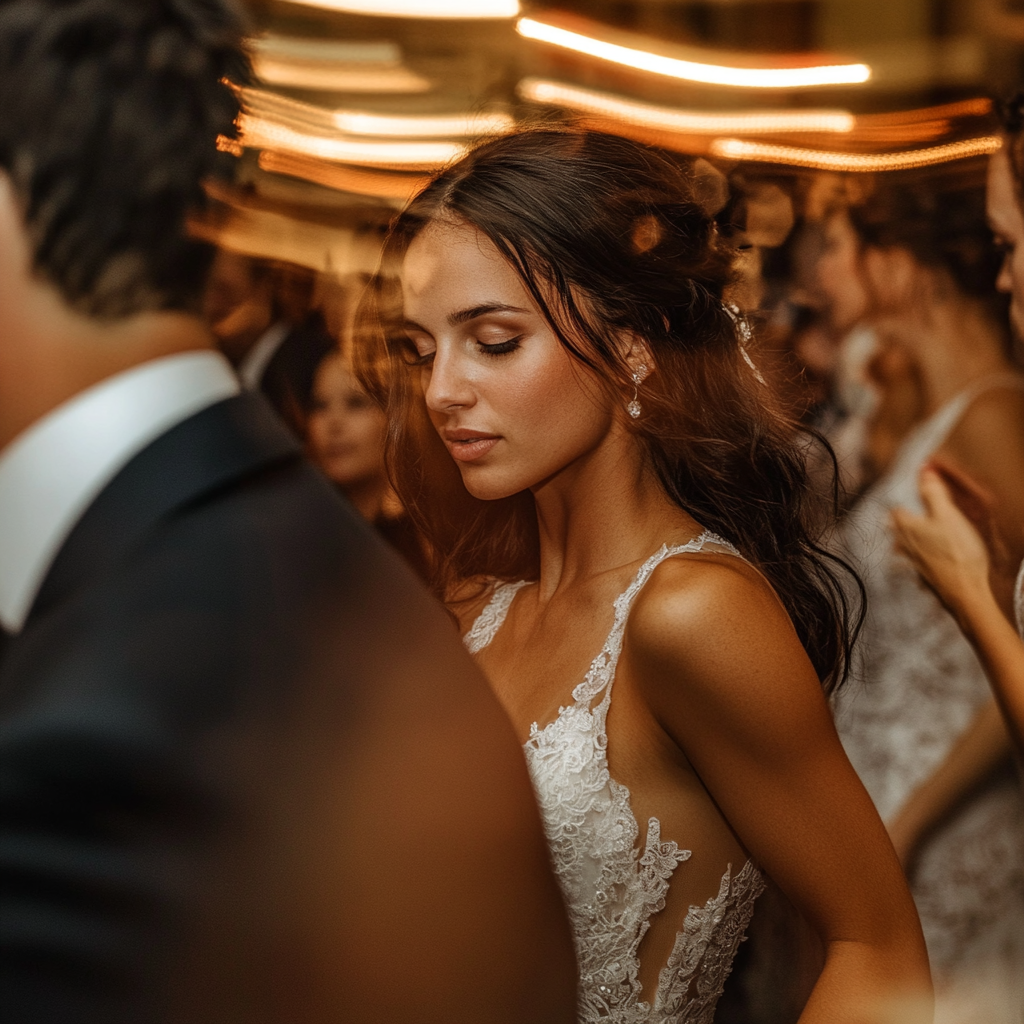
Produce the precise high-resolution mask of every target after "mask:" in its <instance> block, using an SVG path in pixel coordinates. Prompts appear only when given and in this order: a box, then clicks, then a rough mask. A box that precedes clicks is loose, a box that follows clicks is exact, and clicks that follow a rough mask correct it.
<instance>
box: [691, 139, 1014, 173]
mask: <svg viewBox="0 0 1024 1024" xmlns="http://www.w3.org/2000/svg"><path fill="white" fill-rule="evenodd" d="M1001 146H1002V140H1001V139H1000V138H999V136H998V135H985V136H982V137H980V138H977V139H965V140H964V141H962V142H948V143H946V144H945V145H942V146H929V147H928V148H926V149H913V150H906V151H904V152H902V153H831V152H829V151H827V150H818V149H802V148H800V147H798V146H772V145H767V144H765V143H761V142H747V141H744V140H743V139H715V141H714V142H712V143H711V147H710V151H711V154H712V156H717V157H722V158H724V159H727V160H751V161H754V162H755V163H770V164H786V165H787V166H790V167H812V168H814V169H815V170H821V171H901V170H908V169H910V168H913V167H929V166H931V165H933V164H944V163H948V162H949V161H951V160H963V159H966V158H967V157H972V156H986V155H988V154H990V153H995V152H996V150H998V149H999V148H1000V147H1001Z"/></svg>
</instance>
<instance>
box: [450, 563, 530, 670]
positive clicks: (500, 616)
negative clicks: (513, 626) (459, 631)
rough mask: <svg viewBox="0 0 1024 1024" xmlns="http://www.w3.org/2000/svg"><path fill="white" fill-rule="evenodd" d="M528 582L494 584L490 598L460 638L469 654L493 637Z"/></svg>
mask: <svg viewBox="0 0 1024 1024" xmlns="http://www.w3.org/2000/svg"><path fill="white" fill-rule="evenodd" d="M528 582H529V580H519V582H518V583H496V584H495V586H494V591H493V593H492V594H491V597H490V600H489V601H488V602H487V604H486V605H484V608H483V611H482V612H480V614H479V615H478V616H477V617H476V620H475V621H474V623H473V625H472V626H470V627H469V632H468V633H466V635H465V636H464V637H463V638H462V642H463V643H464V644H465V645H466V650H467V651H469V653H470V654H476V653H478V652H479V651H482V650H483V649H484V648H485V647H486V646H487V645H488V644H489V643H490V642H491V641H492V640H493V639H494V637H495V634H496V633H497V632H498V630H499V629H501V627H502V624H503V623H504V621H505V618H506V616H507V615H508V610H509V608H511V607H512V601H513V599H514V598H515V596H516V594H518V593H519V591H520V590H522V588H523V587H525V586H526V584H527V583H528Z"/></svg>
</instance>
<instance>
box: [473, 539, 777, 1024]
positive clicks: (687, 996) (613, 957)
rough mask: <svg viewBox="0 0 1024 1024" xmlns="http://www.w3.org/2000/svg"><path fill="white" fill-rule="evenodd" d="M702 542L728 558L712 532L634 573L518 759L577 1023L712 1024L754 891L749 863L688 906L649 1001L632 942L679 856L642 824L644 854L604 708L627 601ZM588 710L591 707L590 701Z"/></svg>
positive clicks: (487, 629) (500, 617)
mask: <svg viewBox="0 0 1024 1024" xmlns="http://www.w3.org/2000/svg"><path fill="white" fill-rule="evenodd" d="M708 543H713V544H716V545H719V546H720V547H722V548H725V549H727V550H729V551H731V552H732V553H733V554H737V555H738V552H736V550H735V548H733V547H732V545H730V544H728V543H727V542H725V541H723V540H721V539H720V538H718V537H716V536H714V535H713V534H710V533H704V534H703V535H701V536H700V537H699V538H697V539H696V540H694V541H691V542H690V543H688V544H683V545H680V546H676V547H669V546H667V545H666V546H664V547H662V549H661V550H660V551H658V552H657V554H655V555H653V556H652V557H651V558H649V559H648V560H647V561H646V562H645V563H644V564H643V565H642V566H641V567H640V570H639V572H638V573H637V575H636V577H635V578H634V580H633V582H632V583H631V584H630V586H629V588H628V589H627V590H626V591H625V593H623V594H622V595H620V596H619V598H618V599H617V600H616V601H615V604H614V609H615V617H614V621H613V625H612V629H611V633H609V635H608V639H607V641H606V642H605V645H604V647H603V648H602V649H601V652H600V654H598V655H597V657H596V658H595V659H594V660H593V662H592V663H591V666H590V669H589V671H588V672H587V674H586V676H585V677H584V679H583V681H582V682H581V683H580V684H579V685H578V686H577V687H576V688H575V689H574V690H573V693H572V698H573V699H572V703H571V704H569V705H568V706H567V707H563V708H560V709H559V712H558V717H557V718H555V720H554V721H553V722H551V723H550V724H549V725H547V726H545V727H544V728H543V729H542V728H539V727H538V725H537V724H536V723H534V725H533V726H532V727H531V730H530V738H529V740H528V741H527V743H526V748H525V749H526V758H527V763H528V765H529V769H530V775H531V777H532V779H533V784H534V788H535V789H536V792H537V797H538V801H539V804H540V809H541V814H542V816H543V819H544V827H545V832H546V834H547V839H548V843H549V844H550V847H551V855H552V860H553V863H554V868H555V872H556V874H557V876H558V880H559V883H560V885H561V887H562V892H563V894H564V895H565V900H566V904H567V906H568V909H569V917H570V920H571V922H572V927H573V934H574V938H575V942H576V955H577V959H578V962H579V968H580V988H579V1000H580V1006H579V1010H580V1021H581V1024H596V1022H601V1024H710V1022H711V1020H712V1018H713V1017H714V1012H715V1005H716V1004H717V1002H718V998H719V996H720V995H721V993H722V987H723V985H724V984H725V979H726V977H727V976H728V974H729V971H730V970H731V968H732V961H733V958H734V957H735V955H736V949H737V947H738V946H739V944H740V942H741V941H742V939H743V935H744V933H745V931H746V928H747V925H748V924H749V922H750V917H751V915H752V913H753V910H754V901H755V899H756V898H757V897H758V895H759V894H760V893H761V891H762V890H763V888H764V883H763V881H762V878H761V874H760V872H759V871H758V869H757V868H756V867H755V866H754V865H753V864H752V863H751V862H749V861H748V862H747V863H746V864H745V865H744V866H743V868H742V870H740V871H739V872H738V873H737V874H736V875H735V876H733V875H732V871H731V866H730V868H728V869H727V870H726V873H725V875H724V877H723V878H722V881H721V886H720V888H719V892H718V895H717V896H715V897H713V898H712V899H710V900H708V902H707V903H706V904H705V905H704V906H702V907H697V906H693V907H690V910H689V913H688V914H687V915H686V920H685V921H684V923H683V928H682V930H681V931H680V932H679V933H678V934H677V936H676V940H675V944H674V946H673V949H672V952H671V955H670V956H669V959H668V963H667V964H666V966H665V967H664V969H663V970H662V971H661V975H660V977H659V981H658V988H657V991H656V992H655V993H654V999H653V1000H652V1001H646V1000H644V999H642V995H643V993H642V992H641V985H640V982H639V980H638V977H637V975H638V971H639V969H640V963H639V960H638V956H637V954H638V950H639V947H640V942H641V940H642V939H643V937H644V935H645V934H646V933H647V930H648V928H649V927H650V919H651V917H652V916H653V915H654V914H655V913H657V912H658V911H659V910H661V909H663V908H664V906H665V896H666V894H667V893H668V889H669V885H670V882H671V879H672V875H673V873H674V872H675V870H676V868H677V867H678V866H679V865H680V864H682V863H683V862H684V861H686V860H688V859H689V857H690V852H691V851H689V850H683V849H680V848H679V846H678V845H677V843H676V842H674V841H672V840H667V839H663V838H662V835H661V823H660V821H659V820H658V819H657V818H651V819H650V820H649V821H648V823H647V837H646V841H645V842H644V845H643V849H642V850H641V849H639V848H638V845H637V841H638V839H639V836H640V828H639V826H638V824H637V821H636V818H635V817H634V815H633V810H632V806H631V803H630V794H629V790H628V789H627V788H626V787H625V786H623V785H621V784H620V783H618V782H616V781H615V780H614V779H613V778H612V777H611V775H610V773H609V770H608V756H607V748H608V732H607V724H606V723H607V719H608V709H609V707H610V706H611V699H612V686H613V684H614V682H615V670H616V666H617V665H618V660H619V654H620V653H621V650H622V640H623V635H624V633H625V629H626V620H627V618H628V617H629V611H630V608H631V607H632V604H633V601H634V600H635V598H636V596H637V594H638V593H639V592H640V590H641V589H642V588H643V586H644V584H645V583H646V582H647V580H648V579H650V576H651V574H652V573H653V572H654V570H655V569H656V568H657V567H658V566H659V565H660V564H661V563H662V562H663V561H664V560H665V559H666V558H670V557H672V556H673V555H678V554H683V553H684V552H696V551H700V550H702V549H703V548H704V546H705V545H706V544H708ZM524 586H526V583H525V582H519V583H507V584H500V585H498V586H497V587H496V588H495V590H494V593H493V595H492V597H491V600H490V602H489V603H488V605H487V607H486V608H485V609H484V610H483V612H482V613H481V614H480V616H479V617H478V618H477V620H476V622H475V623H474V624H473V627H472V628H471V629H470V631H469V632H468V633H467V634H466V637H465V643H466V646H467V648H468V649H469V651H470V652H471V653H473V654H475V653H477V652H478V651H481V650H483V648H484V647H486V646H487V645H488V644H489V643H490V642H491V640H492V639H493V638H494V636H495V634H496V633H497V631H498V629H499V628H500V627H501V625H502V623H503V622H504V621H505V617H506V616H507V614H508V611H509V608H510V607H511V605H512V601H513V599H514V597H515V595H516V593H518V591H519V590H520V589H521V588H522V587H524ZM595 702H596V703H595Z"/></svg>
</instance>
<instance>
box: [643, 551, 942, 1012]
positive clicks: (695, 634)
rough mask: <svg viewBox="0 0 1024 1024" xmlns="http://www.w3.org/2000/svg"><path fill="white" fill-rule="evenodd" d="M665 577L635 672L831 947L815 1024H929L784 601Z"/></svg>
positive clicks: (915, 963) (721, 570)
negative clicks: (829, 1023)
mask: <svg viewBox="0 0 1024 1024" xmlns="http://www.w3.org/2000/svg"><path fill="white" fill-rule="evenodd" d="M702 563H703V564H702ZM665 568H666V569H668V570H669V571H668V572H666V573H664V574H663V575H662V576H661V577H660V578H659V579H655V580H652V583H651V585H649V587H648V590H647V591H645V592H644V594H642V595H641V598H640V600H639V601H638V603H637V606H636V608H635V609H634V612H633V616H632V618H631V624H630V632H629V634H628V636H627V642H628V643H629V644H630V645H631V647H630V659H631V661H632V662H633V668H634V671H636V673H637V678H638V679H639V680H641V686H642V687H643V688H644V691H645V697H646V699H647V701H648V703H649V705H650V707H651V709H652V711H653V712H654V714H655V715H656V717H657V718H658V720H659V722H661V724H662V726H663V727H664V729H665V730H666V732H667V733H668V734H669V735H670V736H671V737H672V738H673V739H674V740H675V742H676V743H677V744H678V745H679V747H680V748H681V749H682V751H683V752H684V753H685V755H686V757H687V758H688V759H689V761H690V763H691V764H692V765H693V766H694V768H695V770H696V771H697V772H698V774H699V775H700V778H701V779H702V781H703V782H704V785H705V786H706V787H707V789H708V790H709V792H710V793H711V795H712V797H713V798H714V800H715V802H716V803H717V805H718V806H719V808H720V809H721V811H722V813H723V814H724V816H725V818H726V820H727V821H728V822H729V824H730V826H731V827H732V828H733V830H734V831H735V833H736V834H737V836H738V837H739V839H740V841H741V842H742V843H743V844H744V846H745V847H746V848H747V850H748V851H749V852H750V855H751V856H752V857H753V858H754V860H755V861H756V862H757V863H758V864H760V865H761V867H763V868H764V869H765V870H766V871H767V873H768V874H769V875H771V877H772V878H773V879H774V880H775V882H776V883H777V884H778V885H779V887H780V888H781V889H782V890H783V891H784V892H785V893H786V895H787V896H788V897H789V899H790V900H791V901H792V902H793V904H794V905H795V906H796V907H797V908H798V909H799V910H800V911H801V912H802V913H803V915H804V916H805V917H806V918H807V920H808V921H809V922H810V923H811V925H812V926H813V927H814V928H815V930H816V931H817V932H818V934H819V936H820V937H821V939H822V941H823V944H824V946H825V949H826V958H825V966H824V969H823V970H822V973H821V975H820V977H819V979H818V982H817V984H816V985H815V988H814V990H813V993H812V995H811V997H810V1000H809V1002H808V1003H807V1006H806V1009H805V1011H804V1014H803V1015H802V1016H801V1018H800V1019H801V1022H802V1024H812V1022H813V1024H821V1022H825V1021H835V1022H840V1021H842V1022H843V1024H854V1022H863V1024H868V1022H872V1024H875V1022H881V1021H888V1020H891V1019H900V1020H905V1021H928V1020H930V1019H931V1017H930V1013H931V1009H930V1007H931V983H930V977H929V969H928V960H927V954H926V951H925V947H924V940H923V937H922V934H921V928H920V923H919V921H918V918H917V913H916V910H915V908H914V905H913V902H912V900H911V897H910V893H909V890H908V888H907V884H906V880H905V879H904V877H903V873H902V871H901V869H900V865H899V862H898V860H897V858H896V855H895V852H894V851H893V848H892V844H891V843H890V841H889V838H888V836H887V834H886V832H885V828H884V826H883V825H882V822H881V820H880V819H879V817H878V814H877V812H876V811H875V809H874V806H873V804H872V803H871V799H870V797H869V796H868V795H867V792H866V791H865V790H864V787H863V786H862V785H861V783H860V781H859V779H858V778H857V776H856V774H855V773H854V771H853V768H852V767H851V766H850V763H849V761H848V760H847V758H846V755H845V753H844V751H843V749H842V746H841V745H840V742H839V738H838V736H837V734H836V731H835V728H834V726H833V724H832V719H831V715H830V714H829V710H828V707H827V704H826V701H825V699H824V696H823V694H822V691H821V687H820V685H819V683H818V680H817V678H816V677H815V673H814V670H813V668H812V667H811V664H810V661H809V659H808V658H807V655H806V653H805V652H804V650H803V648H802V647H801V645H800V643H799V640H798V639H797V637H796V635H795V633H794V630H793V628H792V625H791V623H790V621H789V619H788V617H787V616H786V614H785V611H784V610H783V609H782V607H781V606H780V604H779V602H778V599H777V598H776V597H775V595H774V593H772V591H771V589H770V588H769V587H768V585H767V584H766V583H765V582H764V581H763V580H762V579H761V578H760V577H759V576H758V575H757V574H756V573H755V572H754V571H753V570H752V569H750V568H749V567H748V566H745V565H743V564H742V563H740V562H738V561H735V562H734V560H733V559H726V558H721V557H716V556H708V557H706V558H705V559H702V560H688V562H687V563H686V564H685V565H680V564H678V563H677V564H674V565H672V564H668V563H667V564H666V566H665ZM894 1013H898V1014H899V1016H896V1017H894V1016H893V1014H894Z"/></svg>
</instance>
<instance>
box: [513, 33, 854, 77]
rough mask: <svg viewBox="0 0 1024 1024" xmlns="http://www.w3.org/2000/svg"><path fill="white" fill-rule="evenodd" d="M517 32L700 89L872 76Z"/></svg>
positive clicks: (848, 67)
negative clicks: (710, 59)
mask: <svg viewBox="0 0 1024 1024" xmlns="http://www.w3.org/2000/svg"><path fill="white" fill-rule="evenodd" d="M516 31H517V32H518V33H519V34H520V35H521V36H523V37H524V38H526V39H535V40H537V41H538V42H542V43H548V44H550V45H552V46H560V47H562V48H564V49H567V50H573V51H575V52H576V53H583V54H586V55H588V56H590V57H597V58H598V59H600V60H606V61H610V62H611V63H613V64H620V65H622V66H624V67H629V68H634V69H636V70H638V71H647V72H650V73H651V74H655V75H664V76H665V77H668V78H677V79H681V80H683V81H687V82H701V83H703V84H705V85H723V86H734V87H737V88H748V89H806V88H811V87H814V86H823V85H860V84H862V83H864V82H866V81H868V79H869V78H870V77H871V68H869V67H868V66H867V65H866V64H828V65H822V66H819V67H803V68H801V67H796V68H743V67H729V66H726V65H722V64H703V63H699V62H696V61H690V60H680V59H678V58H676V57H665V56H663V55H662V54H658V53H651V52H649V51H647V50H638V49H634V48H632V47H629V46H620V45H619V44H618V43H610V42H607V41H605V40H603V39H596V38H594V37H593V36H587V35H583V34H582V33H580V32H571V31H569V30H568V29H564V28H559V27H558V26H557V25H551V24H549V23H547V22H544V21H537V20H536V19H534V18H520V19H519V21H518V22H517V23H516Z"/></svg>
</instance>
